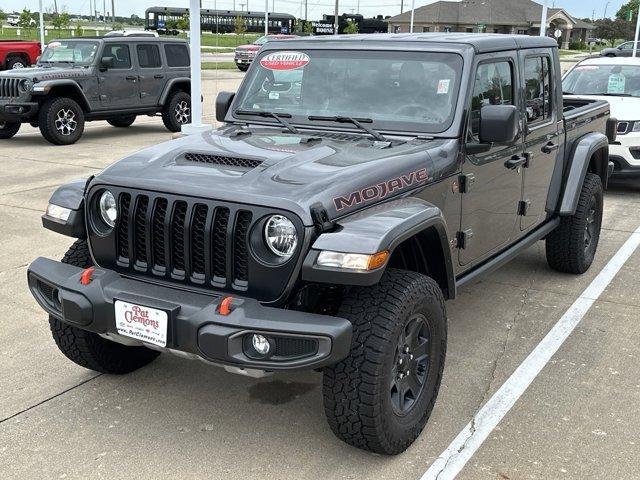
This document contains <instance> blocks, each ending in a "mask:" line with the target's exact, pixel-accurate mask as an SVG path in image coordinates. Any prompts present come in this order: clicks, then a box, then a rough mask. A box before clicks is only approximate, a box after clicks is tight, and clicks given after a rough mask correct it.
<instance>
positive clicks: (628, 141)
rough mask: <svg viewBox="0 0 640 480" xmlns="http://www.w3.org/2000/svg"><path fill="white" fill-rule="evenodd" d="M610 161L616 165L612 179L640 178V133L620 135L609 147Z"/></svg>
mask: <svg viewBox="0 0 640 480" xmlns="http://www.w3.org/2000/svg"><path fill="white" fill-rule="evenodd" d="M609 160H610V161H611V162H613V164H614V168H613V174H612V175H611V178H612V179H619V180H622V179H632V178H634V179H636V178H640V133H638V132H631V133H627V134H626V135H618V137H617V138H616V141H615V142H614V143H612V144H610V145H609Z"/></svg>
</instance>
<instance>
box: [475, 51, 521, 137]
mask: <svg viewBox="0 0 640 480" xmlns="http://www.w3.org/2000/svg"><path fill="white" fill-rule="evenodd" d="M485 105H513V67H512V66H511V63H509V62H505V61H502V62H495V63H483V64H481V65H478V70H477V71H476V82H475V85H474V87H473V97H472V98H471V119H470V122H471V128H470V132H471V135H472V136H474V137H477V135H478V133H479V132H480V110H481V109H482V107H484V106H485Z"/></svg>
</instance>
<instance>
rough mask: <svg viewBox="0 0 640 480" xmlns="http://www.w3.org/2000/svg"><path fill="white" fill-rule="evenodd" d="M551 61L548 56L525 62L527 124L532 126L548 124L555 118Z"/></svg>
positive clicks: (527, 59) (533, 58)
mask: <svg viewBox="0 0 640 480" xmlns="http://www.w3.org/2000/svg"><path fill="white" fill-rule="evenodd" d="M551 81H552V80H551V59H550V58H549V57H548V56H534V57H527V58H525V60H524V98H525V110H526V115H527V122H528V123H529V125H531V126H535V125H538V124H541V123H546V122H548V121H549V120H551V118H552V117H553V93H552V92H553V90H552V84H551Z"/></svg>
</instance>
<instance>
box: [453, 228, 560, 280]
mask: <svg viewBox="0 0 640 480" xmlns="http://www.w3.org/2000/svg"><path fill="white" fill-rule="evenodd" d="M559 223H560V219H559V218H554V219H552V220H549V221H548V222H547V223H545V224H544V225H542V226H540V227H538V228H537V229H536V230H534V231H533V232H531V233H530V234H529V235H527V236H526V237H524V238H522V239H521V240H519V241H518V242H516V243H514V244H513V245H512V246H511V247H509V248H507V249H506V250H503V251H502V252H500V253H499V254H498V255H496V256H495V257H492V258H490V259H489V260H487V261H485V262H484V263H481V264H480V265H478V266H477V267H475V268H473V269H472V270H471V271H470V272H467V273H465V274H463V275H461V276H460V277H459V278H458V279H457V280H456V288H460V287H462V286H463V285H466V284H467V283H469V282H471V281H473V280H476V279H477V278H478V277H480V276H481V275H484V274H485V273H489V272H492V271H493V270H495V269H496V268H499V267H501V266H502V265H504V264H505V263H507V262H509V261H511V260H513V259H514V258H515V257H516V256H518V255H519V254H520V253H521V252H522V251H523V250H524V249H525V248H528V247H530V246H531V245H533V244H534V243H536V242H537V241H538V240H542V239H543V238H544V237H546V236H547V235H548V234H549V233H551V232H552V231H553V230H555V229H556V227H557V226H558V224H559Z"/></svg>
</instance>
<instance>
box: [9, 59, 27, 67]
mask: <svg viewBox="0 0 640 480" xmlns="http://www.w3.org/2000/svg"><path fill="white" fill-rule="evenodd" d="M28 66H29V63H28V62H27V61H26V60H25V59H24V58H21V57H12V58H9V59H8V60H7V70H20V69H22V68H27V67H28Z"/></svg>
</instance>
